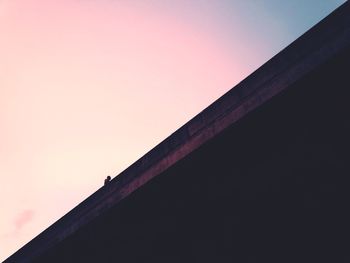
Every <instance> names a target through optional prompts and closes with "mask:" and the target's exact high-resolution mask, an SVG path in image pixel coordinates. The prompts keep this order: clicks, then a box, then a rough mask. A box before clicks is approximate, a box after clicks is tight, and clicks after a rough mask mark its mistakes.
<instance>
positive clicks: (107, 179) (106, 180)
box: [105, 175, 111, 185]
mask: <svg viewBox="0 0 350 263" xmlns="http://www.w3.org/2000/svg"><path fill="white" fill-rule="evenodd" d="M110 181H111V177H110V176H109V175H108V176H107V178H106V179H105V185H107V184H108V183H109V182H110Z"/></svg>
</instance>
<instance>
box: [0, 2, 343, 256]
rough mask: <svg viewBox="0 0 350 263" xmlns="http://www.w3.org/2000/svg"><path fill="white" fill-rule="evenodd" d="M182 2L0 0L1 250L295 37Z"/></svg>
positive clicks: (215, 7)
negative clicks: (261, 33) (265, 31)
mask: <svg viewBox="0 0 350 263" xmlns="http://www.w3.org/2000/svg"><path fill="white" fill-rule="evenodd" d="M193 2H196V3H197V6H196V5H193V4H187V3H188V2H186V1H178V4H174V3H171V1H156V0H153V1H152V0H144V1H136V0H134V1H110V0H108V1H107V0H101V1H93V0H92V1H88V0H70V1H69V0H61V1H53V0H21V1H20V0H0V125H1V126H0V128H1V129H0V213H1V216H0V260H3V259H5V258H6V257H8V256H9V255H10V254H12V253H13V252H15V251H16V250H18V249H19V248H20V247H21V246H23V245H24V244H25V243H27V242H28V241H29V240H31V239H32V238H33V237H35V236H36V235H37V234H39V233H40V232H42V231H43V230H44V229H45V228H47V227H48V226H49V225H50V224H52V223H53V222H55V221H56V220H57V219H59V218H60V217H61V216H62V215H64V214H65V213H66V212H68V211H69V210H71V209H72V208H73V207H74V206H76V205H77V204H78V203H80V202H81V201H82V200H83V199H85V198H86V197H88V196H89V195H90V194H92V193H93V192H94V191H96V190H97V189H98V188H99V187H101V186H102V184H103V180H104V178H105V177H106V176H107V175H111V176H112V177H114V176H116V175H117V174H118V173H120V172H121V171H122V170H124V169H125V168H126V167H128V166H129V165H130V164H132V163H133V162H134V161H136V160H137V159H138V158H139V157H141V156H142V155H143V154H145V153H146V152H147V151H148V150H150V149H151V148H153V147H154V146H155V145H156V144H158V143H159V142H161V141H162V140H163V139H164V138H166V137H167V136H168V135H170V134H171V133H172V132H173V131H175V130H176V129H177V128H179V127H180V126H181V125H182V124H184V123H186V122H187V121H188V120H189V119H190V118H192V117H193V116H194V115H195V114H197V113H198V112H200V111H201V110H202V109H204V108H205V107H206V106H208V105H209V104H210V103H211V102H213V101H214V100H215V99H217V98H218V97H220V96H221V95H223V94H224V93H225V92H226V91H228V90H229V89H230V88H231V87H233V86H234V85H235V84H237V83H238V82H239V81H240V80H242V79H243V78H244V77H245V76H247V75H249V73H251V72H252V71H253V70H254V69H256V68H258V67H259V66H260V65H261V64H262V63H263V62H265V61H266V60H267V59H268V58H270V57H271V56H272V55H273V54H275V53H277V52H278V51H279V49H281V47H283V46H285V45H286V44H288V43H289V42H290V41H291V40H293V39H294V38H295V37H296V36H294V35H290V34H288V28H287V26H286V24H283V23H279V22H278V21H275V22H274V19H273V16H272V15H269V13H268V10H267V9H266V8H264V7H263V6H260V7H259V6H258V4H257V6H258V7H256V10H257V11H256V12H260V13H258V14H257V15H261V14H264V15H265V16H266V17H272V19H270V21H267V20H266V19H265V20H264V21H265V23H269V24H268V27H269V28H268V32H270V33H271V34H272V35H273V36H274V37H273V38H271V37H270V36H269V37H267V38H263V37H257V36H258V35H259V32H258V29H255V31H252V27H249V26H248V22H249V21H245V20H242V17H240V12H241V9H240V8H243V7H242V6H241V5H238V4H237V6H235V5H232V3H231V4H229V3H228V1H222V2H220V1H219V2H220V3H221V5H219V4H218V3H219V2H215V1H204V0H202V1H201V0H196V1H193ZM338 2H339V1H338ZM225 5H227V6H225ZM336 5H338V3H337V4H334V7H333V9H334V8H335V7H336ZM228 7H230V8H231V9H230V10H229V11H227V14H229V15H230V16H227V17H226V20H225V19H220V17H224V15H223V13H222V12H223V10H228ZM225 12H226V11H225ZM327 12H329V11H327ZM225 14H226V13H225ZM228 18H229V19H230V21H231V23H230V24H227V23H226V22H227V19H228ZM317 19H319V18H315V22H316V20H317ZM262 22H263V21H262ZM307 26H308V27H310V26H311V24H309V25H307ZM304 30H305V29H304ZM276 39H280V40H281V41H280V42H278V44H276ZM257 40H258V41H257Z"/></svg>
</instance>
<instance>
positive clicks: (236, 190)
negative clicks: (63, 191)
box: [5, 2, 350, 263]
mask: <svg viewBox="0 0 350 263" xmlns="http://www.w3.org/2000/svg"><path fill="white" fill-rule="evenodd" d="M349 77H350V5H349V3H348V2H346V3H345V4H344V5H342V6H341V7H340V8H338V9H337V10H335V11H334V12H333V13H332V14H330V15H329V16H328V17H327V18H325V19H324V20H323V21H321V22H320V23H318V24H317V25H316V26H315V27H313V28H312V29H311V30H309V31H308V32H306V33H305V34H304V35H303V36H301V37H300V38H299V39H297V40H296V41H295V42H293V43H292V44H291V45H289V46H288V47H287V48H285V49H284V50H283V51H281V52H280V53H279V54H278V55H276V56H275V57H273V58H272V59H271V60H270V61H268V62H267V63H266V64H264V65H263V66H262V67H260V68H259V69H258V70H256V71H255V72H254V73H253V74H251V75H250V76H249V77H247V78H246V79H244V80H243V81H242V82H241V83H239V84H238V85H237V86H236V87H234V88H233V89H231V90H230V91H229V92H227V93H226V94H225V95H224V96H222V97H221V98H219V99H218V100H217V101H215V102H214V103H213V104H212V105H210V106H209V107H208V108H206V109H205V110H203V111H202V112H201V113H199V114H198V115H197V116H196V117H194V118H193V119H192V120H190V121H189V122H188V123H187V124H185V125H184V126H182V127H181V128H179V129H178V130H177V131H176V132H174V133H173V134H172V135H171V136H169V137H168V138H167V139H165V140H164V141H163V142H162V143H160V144H159V145H158V146H156V147H155V148H154V149H153V150H151V151H150V152H148V153H147V154H145V155H144V156H143V157H142V158H141V159H139V160H138V161H136V162H135V163H134V164H133V165H131V166H130V167H129V168H128V169H126V170H125V171H124V172H122V173H121V174H120V175H118V176H117V177H115V178H114V179H112V180H111V181H110V182H109V183H108V184H106V185H105V186H103V187H101V188H100V189H99V190H98V191H96V192H95V193H94V194H92V195H91V196H90V197H88V198H87V199H86V200H84V201H83V202H82V203H81V204H79V205H78V206H77V207H75V208H74V209H73V210H71V211H70V212H69V213H68V214H66V215H64V216H63V217H62V218H61V219H60V220H58V221H57V222H56V223H54V224H53V225H52V226H50V227H49V228H48V229H46V230H45V231H44V232H42V233H41V234H40V235H38V236H37V237H36V238H34V239H33V240H32V241H30V242H29V243H28V244H27V245H25V246H24V247H23V248H21V249H20V250H18V251H17V252H16V253H15V254H13V255H12V256H11V257H9V258H8V259H7V260H5V262H123V263H125V262H168V263H169V262H350V250H349V245H350V241H349V236H350V224H349V222H350V215H349V214H350V213H349V212H348V210H349V209H348V208H349V205H350V190H349V189H350V166H349V165H350V158H349V157H350V96H349V95H348V94H349V90H350V81H349Z"/></svg>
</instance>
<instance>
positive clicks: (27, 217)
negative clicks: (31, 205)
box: [14, 209, 34, 231]
mask: <svg viewBox="0 0 350 263" xmlns="http://www.w3.org/2000/svg"><path fill="white" fill-rule="evenodd" d="M33 216H34V211H33V210H31V209H26V210H24V211H23V212H21V213H19V214H18V215H17V217H16V218H15V220H14V225H15V228H16V231H19V230H21V229H22V228H23V226H24V225H26V224H28V223H29V222H30V221H31V220H32V219H33Z"/></svg>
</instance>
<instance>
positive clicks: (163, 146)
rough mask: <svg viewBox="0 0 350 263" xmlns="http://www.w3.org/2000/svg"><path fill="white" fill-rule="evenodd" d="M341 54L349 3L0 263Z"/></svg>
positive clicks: (347, 42) (60, 232) (107, 203)
mask: <svg viewBox="0 0 350 263" xmlns="http://www.w3.org/2000/svg"><path fill="white" fill-rule="evenodd" d="M347 48H350V4H349V2H346V3H344V4H343V5H342V6H340V7H339V8H337V9H336V10H335V11H333V12H332V13H331V14H330V15H329V16H328V17H326V18H325V19H324V20H322V21H321V22H320V23H318V24H317V25H316V26H314V27H313V28H311V29H310V30H309V31H307V32H306V33H305V34H303V35H302V36H301V37H300V38H298V39H297V40H296V41H294V42H293V43H292V44H290V45H289V46H288V47H287V48H285V49H284V50H282V51H281V52H280V53H279V54H277V55H276V56H274V57H273V58H272V59H270V60H269V61H268V62H266V63H265V64H264V65H263V66H261V67H260V68H259V69H257V70H256V71H255V72H254V73H252V74H251V75H249V76H248V77H247V78H245V79H244V80H243V81H242V82H240V83H239V84H238V85H236V86H235V87H234V88H232V89H231V90H230V91H228V92H227V93H226V94H224V95H223V96H222V97H220V98H219V99H218V100H216V101H215V102H214V103H212V104H211V105H210V106H209V107H207V108H206V109H205V110H203V111H202V112H200V113H199V114H198V115H197V116H195V117H194V118H193V119H191V120H190V121H189V122H187V123H186V124H185V125H183V126H182V127H181V128H179V129H178V130H177V131H175V132H174V133H173V134H171V135H170V136H169V137H168V138H166V139H165V140H164V141H162V142H161V143H160V144H159V145H157V146H156V147H155V148H153V149H152V150H151V151H149V152H148V153H147V154H145V155H144V156H143V157H142V158H140V159H139V160H137V161H136V162H135V163H134V164H132V165H131V166H129V167H128V168H127V169H126V170H124V171H123V172H122V173H120V174H119V175H118V176H116V177H115V178H114V179H113V180H112V181H111V182H110V183H109V184H108V185H106V186H104V187H101V188H100V189H99V190H97V191H96V192H95V193H94V194H92V195H91V196H89V197H88V198H87V199H85V200H84V201H83V202H81V203H80V204H79V205H78V206H76V207H75V208H74V209H72V210H71V211H70V212H68V213H67V214H66V215H64V216H63V217H62V218H61V219H59V220H58V221H56V222H55V223H54V224H52V225H51V226H50V227H48V228H47V229H46V230H45V231H43V232H42V233H41V234H39V235H38V236H37V237H35V238H34V239H33V240H31V241H30V242H29V243H27V244H26V245H25V246H23V247H22V248H21V249H19V250H18V251H17V252H15V253H14V254H13V255H12V256H10V257H9V258H8V259H7V260H5V261H4V262H18V261H21V262H29V261H32V260H33V259H35V258H36V257H37V256H40V255H41V254H43V253H44V252H45V251H47V250H48V249H50V248H52V247H54V246H55V245H56V244H58V243H59V242H60V241H62V240H64V239H65V238H67V237H68V236H70V235H73V234H74V233H75V232H76V231H77V230H78V229H80V228H81V227H82V226H85V225H86V224H88V223H89V222H91V220H93V219H94V218H96V217H98V216H99V215H100V214H102V213H104V212H105V211H107V210H108V209H110V208H111V207H113V206H114V205H116V204H117V203H118V202H119V201H120V200H122V199H123V198H125V197H127V196H128V195H129V194H131V193H132V192H133V191H135V190H136V189H138V188H139V187H141V186H142V185H144V184H145V183H147V182H148V181H149V180H151V179H152V178H154V177H155V176H157V175H159V174H161V173H162V172H164V171H165V170H167V169H168V168H169V167H171V166H172V165H174V164H175V163H177V162H178V161H180V160H181V159H183V158H184V157H186V156H187V155H189V154H190V153H191V152H193V151H194V150H196V149H197V148H199V147H200V146H201V145H203V144H204V143H206V142H207V141H209V140H210V139H212V138H213V137H215V136H216V135H218V134H220V133H221V132H222V131H223V130H225V129H226V128H227V127H229V126H231V125H232V124H233V123H235V122H237V121H238V120H239V119H241V118H242V117H244V116H245V115H246V114H248V113H249V112H251V111H252V110H254V109H256V108H257V107H259V106H260V105H262V104H263V103H265V102H267V101H268V100H270V99H271V98H272V97H274V96H275V95H277V94H278V93H280V92H282V91H283V90H286V89H288V88H289V87H290V86H291V85H292V84H293V83H295V82H296V81H298V80H299V79H301V78H302V77H303V76H305V75H307V74H308V73H310V72H311V71H312V70H314V69H316V68H317V67H318V66H319V65H321V64H322V63H324V62H326V61H327V60H329V59H330V58H331V57H333V56H335V55H336V54H338V53H340V52H341V51H343V50H345V49H347Z"/></svg>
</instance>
